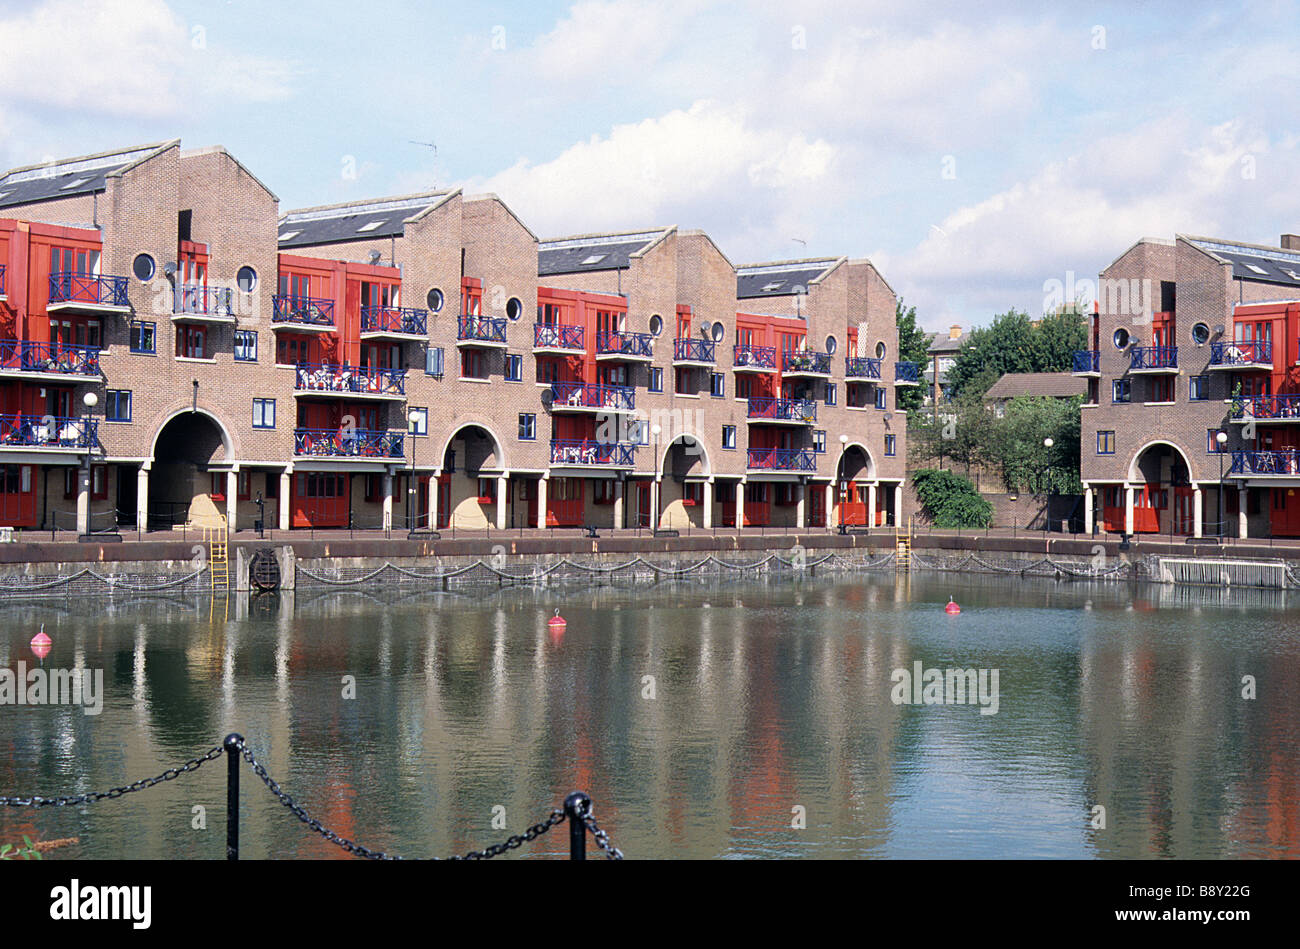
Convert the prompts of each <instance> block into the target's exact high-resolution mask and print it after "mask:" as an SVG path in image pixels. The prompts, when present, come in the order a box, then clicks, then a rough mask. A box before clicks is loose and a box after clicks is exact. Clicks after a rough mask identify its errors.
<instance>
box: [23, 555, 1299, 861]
mask: <svg viewBox="0 0 1300 949" xmlns="http://www.w3.org/2000/svg"><path fill="white" fill-rule="evenodd" d="M950 594H951V595H953V596H954V597H955V598H956V599H957V601H958V602H960V603H961V604H962V607H963V611H962V614H961V615H960V616H957V617H949V616H946V615H945V614H944V612H943V605H944V604H945V603H946V602H947V600H948V596H949V595H950ZM557 607H558V608H559V609H560V610H561V611H562V612H563V614H564V616H565V617H566V618H567V620H568V628H567V630H566V631H565V632H564V633H563V635H562V636H554V635H552V634H551V633H549V632H548V630H547V625H546V622H547V619H548V618H549V617H550V616H551V615H552V613H553V611H554V609H555V608H557ZM1296 607H1297V603H1296V600H1295V598H1294V597H1293V596H1291V597H1289V596H1288V595H1287V594H1285V593H1281V592H1265V591H1260V592H1253V593H1251V592H1244V591H1243V592H1227V591H1221V590H1197V589H1188V588H1177V589H1175V588H1168V587H1166V588H1156V587H1149V588H1142V589H1136V590H1135V588H1133V587H1128V586H1124V585H1090V584H1064V583H1062V584H1058V583H1054V582H1051V581H1030V582H1025V581H1019V580H1017V581H1010V580H1002V579H1001V578H989V577H983V576H964V577H963V576H955V575H936V574H932V575H917V576H913V577H911V578H910V579H909V578H898V579H896V578H895V577H894V576H892V575H886V576H871V577H865V578H860V579H854V580H853V581H852V582H845V581H842V580H835V581H832V580H822V579H818V580H811V579H810V580H805V581H801V582H800V581H779V582H778V581H773V582H772V583H770V584H765V585H764V584H745V585H737V584H726V583H721V582H719V583H717V584H714V585H708V584H702V583H691V584H687V583H682V584H666V585H660V586H658V587H653V588H650V587H645V586H641V587H637V588H632V587H627V588H613V587H604V588H597V589H578V588H574V587H563V588H560V587H556V588H552V589H549V590H520V589H515V590H511V589H506V590H497V589H491V590H488V591H475V592H472V593H459V594H458V593H451V594H442V593H429V594H417V595H411V596H402V595H400V594H399V593H398V592H397V591H391V590H390V591H376V593H375V595H367V594H362V593H357V592H352V593H342V594H339V593H332V594H328V595H310V594H300V595H298V596H297V598H296V602H295V601H294V600H293V599H292V598H290V597H289V596H287V595H286V596H284V597H281V598H280V599H278V600H276V599H266V598H262V599H258V600H255V601H253V603H252V604H251V605H250V606H246V607H241V606H240V605H239V604H238V603H236V602H235V601H234V600H233V599H232V600H231V603H230V604H229V607H228V609H229V611H230V612H229V621H228V622H225V621H224V616H225V611H226V609H227V605H226V604H225V603H224V601H217V602H216V603H212V602H210V601H209V600H208V599H207V598H206V597H199V598H189V599H170V600H151V601H150V600H139V601H134V602H130V603H125V604H124V603H121V602H118V603H115V604H112V605H110V604H109V602H108V601H107V600H103V601H91V600H84V601H80V602H72V603H64V602H62V601H59V602H57V603H55V604H49V605H35V606H21V607H20V606H14V605H7V606H0V621H2V622H3V628H4V630H5V634H4V636H3V639H0V667H8V668H11V669H12V668H16V666H17V663H18V661H19V660H25V661H27V662H28V663H29V665H30V664H32V663H33V661H34V660H33V657H32V656H31V654H30V651H29V649H28V647H27V645H26V644H27V641H28V640H29V639H30V638H31V636H32V635H33V634H34V633H35V632H36V631H37V629H38V628H39V625H40V624H41V623H44V624H45V630H46V632H47V633H48V634H49V635H50V636H51V637H52V638H53V640H54V650H53V652H52V653H51V655H50V656H49V657H48V658H47V659H46V661H45V665H46V666H47V667H58V668H66V667H70V666H72V665H74V664H75V663H76V662H78V661H81V662H83V663H84V664H85V666H87V667H89V668H92V669H93V668H102V669H103V670H104V674H105V689H106V693H107V695H106V698H105V704H104V708H103V711H102V713H101V714H99V715H98V716H88V715H85V714H84V713H83V711H82V710H81V709H79V708H70V707H51V706H36V707H33V706H24V707H15V706H0V794H9V793H16V792H21V793H39V794H47V795H49V794H59V793H80V792H84V791H90V790H102V789H106V788H108V787H111V786H114V785H118V784H124V783H127V782H129V781H132V780H135V779H138V778H142V777H149V776H153V775H155V774H158V773H160V772H161V771H163V770H164V769H165V768H167V767H169V766H171V765H173V764H177V763H180V762H183V761H185V760H187V759H189V758H191V757H194V756H196V755H197V754H201V753H202V752H204V751H206V750H207V749H209V748H211V747H212V746H214V745H215V744H217V743H219V740H220V738H221V736H223V735H225V734H226V733H227V732H229V731H239V732H241V733H243V734H244V735H245V736H246V738H247V739H248V741H249V743H250V744H251V746H252V747H253V749H254V750H255V752H256V754H257V755H258V756H259V757H260V758H261V759H262V760H263V762H264V763H265V764H266V766H267V769H268V770H269V771H270V773H271V774H272V776H273V777H275V778H277V779H278V780H279V781H280V783H281V784H282V785H283V786H284V787H285V789H286V790H288V791H290V792H291V793H293V794H294V795H295V796H297V797H298V799H299V800H300V801H301V802H302V804H303V805H304V806H305V807H306V808H307V809H308V810H309V811H310V812H311V813H312V814H313V815H314V816H316V817H318V818H319V819H321V820H322V821H323V822H324V823H325V824H327V825H328V826H330V827H332V828H334V829H335V830H336V831H337V832H338V833H340V834H342V835H344V836H348V837H354V838H355V839H357V840H358V841H360V842H361V843H363V844H365V845H367V846H370V847H374V848H380V849H387V850H391V851H395V852H398V853H401V854H405V855H409V856H446V855H450V854H453V853H457V852H465V851H467V850H470V849H477V848H480V847H483V846H485V845H487V844H489V843H494V842H497V841H499V840H503V839H505V837H506V836H508V835H509V834H510V833H517V832H519V831H521V830H522V829H524V828H525V827H527V826H528V825H530V824H532V823H534V822H536V821H539V820H541V819H542V818H544V816H545V815H546V813H547V812H548V810H549V809H550V808H551V807H552V806H553V805H554V804H555V803H556V802H558V801H560V800H561V799H562V798H563V797H564V795H565V794H566V793H567V792H568V791H570V790H572V789H574V788H582V789H584V790H586V791H588V792H589V793H590V794H591V795H592V797H593V799H594V801H595V805H596V814H597V816H598V818H599V819H600V821H601V823H602V825H603V826H605V827H606V828H607V829H608V830H609V831H610V834H611V837H612V838H613V840H614V842H615V843H616V844H617V845H618V846H619V847H621V848H622V849H623V850H624V851H625V852H626V853H627V854H628V856H629V857H677V858H719V857H722V858H744V857H830V858H852V857H880V858H897V857H925V858H933V857H977V858H980V857H992V858H1002V857H1053V858H1061V857H1104V858H1111V857H1178V858H1191V857H1208V858H1223V857H1281V856H1290V857H1296V856H1300V827H1297V814H1298V813H1300V812H1298V811H1297V800H1298V798H1300V794H1298V792H1300V777H1298V776H1300V768H1298V767H1297V749H1298V748H1300V742H1298V741H1297V739H1298V737H1300V735H1298V734H1297V733H1298V731H1300V724H1298V723H1300V714H1297V713H1298V712H1300V708H1298V707H1297V706H1298V705H1300V698H1298V696H1300V692H1298V691H1297V690H1296V689H1295V687H1294V683H1295V676H1296V671H1297V668H1298V667H1300V665H1298V662H1297V660H1298V659H1300V634H1298V633H1297V628H1298V627H1300V623H1297V608H1296ZM917 660H920V661H922V662H923V663H924V665H925V667H927V668H929V667H936V668H941V669H942V668H950V667H963V668H971V667H974V668H984V669H996V670H998V673H999V705H998V712H997V714H995V715H982V714H980V708H979V706H978V705H899V704H895V703H894V702H893V701H892V700H891V689H892V688H893V683H892V682H891V673H892V672H893V671H894V670H895V669H899V668H906V669H909V670H910V669H911V667H912V664H913V662H915V661H917ZM349 676H350V677H353V678H352V680H348V679H346V678H345V677H349ZM647 676H653V680H650V679H647V678H645V677H647ZM1243 676H1254V677H1255V680H1256V690H1257V696H1258V697H1257V698H1255V699H1253V700H1249V699H1244V698H1243V697H1242V690H1243V684H1242V683H1243ZM350 681H354V683H355V698H346V697H344V693H345V691H346V690H347V688H348V683H349V682H350ZM651 687H653V697H649V696H650V694H651ZM243 780H244V786H243V795H242V797H243V808H244V822H243V824H242V828H243V829H242V838H243V839H242V842H243V847H244V855H245V856H246V857H275V858H293V857H339V856H345V854H343V852H342V851H340V850H338V849H337V848H335V847H333V846H332V845H330V844H328V843H327V842H325V841H324V840H322V839H320V838H319V837H316V836H315V835H313V834H311V833H309V832H308V831H307V829H306V828H305V827H303V826H302V825H301V824H299V823H298V821H297V820H295V819H293V817H292V815H291V814H289V813H288V812H287V811H286V810H284V808H282V807H281V806H280V805H279V804H278V803H277V802H276V801H275V799H274V798H272V797H271V795H270V794H269V793H268V792H267V791H266V790H265V788H264V787H262V786H261V785H260V783H258V784H254V782H255V780H256V779H255V777H254V776H253V774H252V772H251V771H249V770H245V771H244V774H243ZM224 794H225V763H224V761H216V762H213V763H211V764H208V765H206V766H204V767H203V768H202V769H201V770H200V771H198V772H197V773H195V774H191V775H186V776H183V777H182V778H181V779H179V780H176V781H172V782H168V783H166V784H164V785H160V786H158V787H155V788H152V789H149V790H145V791H141V792H139V793H135V794H129V795H127V796H125V797H122V798H120V799H117V800H111V801H103V802H100V803H97V804H94V805H89V806H85V807H81V808H79V809H72V808H60V809H48V810H44V811H41V812H32V811H16V810H13V809H7V808H6V809H0V842H13V841H18V840H21V837H22V835H23V834H28V835H30V836H31V837H33V838H34V839H37V840H43V841H49V840H66V839H69V838H76V842H75V843H70V844H67V845H65V846H63V847H61V848H60V849H58V850H56V851H52V852H50V853H49V857H50V858H51V859H62V858H65V857H89V858H103V857H128V858H146V857H158V858H161V857H185V858H219V857H222V856H224V820H225V817H224ZM1096 806H1101V807H1104V808H1105V812H1104V817H1105V826H1104V828H1097V827H1094V826H1093V823H1094V822H1095V821H1096V820H1097V817H1098V814H1099V812H1094V810H1093V809H1094V807H1096ZM499 808H504V817H505V820H506V824H507V828H508V829H507V830H500V829H496V828H494V827H493V826H492V822H493V818H494V815H495V816H499V815H500V814H501V813H502V812H501V811H500V810H499ZM799 809H802V813H803V814H804V815H806V827H804V828H795V827H793V826H792V823H797V822H798V817H799V814H800V811H799ZM203 824H206V826H200V825H203ZM566 846H567V836H566V833H565V832H564V831H563V830H561V831H556V832H552V833H551V834H550V835H548V836H546V837H543V838H541V839H540V840H539V841H538V842H537V843H535V844H532V845H526V846H525V847H524V848H523V850H521V851H515V852H514V854H515V855H518V856H520V857H523V858H525V859H528V858H535V857H538V856H545V855H555V854H560V853H564V852H565V848H566Z"/></svg>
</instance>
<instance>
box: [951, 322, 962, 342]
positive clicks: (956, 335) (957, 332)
mask: <svg viewBox="0 0 1300 949" xmlns="http://www.w3.org/2000/svg"><path fill="white" fill-rule="evenodd" d="M948 338H949V339H960V338H961V326H959V325H958V324H956V323H954V324H952V326H950V327H948Z"/></svg>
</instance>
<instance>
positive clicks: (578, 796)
mask: <svg viewBox="0 0 1300 949" xmlns="http://www.w3.org/2000/svg"><path fill="white" fill-rule="evenodd" d="M590 810H591V798H590V797H589V796H588V795H587V792H586V791H574V792H573V793H572V794H570V795H569V796H568V797H566V798H565V799H564V813H566V814H568V815H569V816H570V817H583V816H585V815H586V814H587V813H588V811H590Z"/></svg>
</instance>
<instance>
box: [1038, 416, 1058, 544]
mask: <svg viewBox="0 0 1300 949" xmlns="http://www.w3.org/2000/svg"><path fill="white" fill-rule="evenodd" d="M1055 444H1056V442H1055V441H1053V440H1052V437H1051V436H1050V435H1049V436H1048V437H1047V438H1044V439H1043V447H1044V448H1046V449H1047V451H1048V462H1047V466H1046V467H1045V468H1043V473H1042V475H1040V477H1043V476H1046V475H1049V474H1050V473H1051V471H1052V468H1053V465H1052V462H1051V451H1052V446H1053V445H1055ZM1051 492H1052V483H1051V481H1050V480H1049V481H1048V484H1047V490H1045V491H1044V492H1043V537H1044V538H1046V537H1047V531H1048V528H1049V527H1050V526H1051V520H1052V493H1051Z"/></svg>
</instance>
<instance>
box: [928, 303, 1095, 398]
mask: <svg viewBox="0 0 1300 949" xmlns="http://www.w3.org/2000/svg"><path fill="white" fill-rule="evenodd" d="M1087 339H1088V326H1087V321H1086V319H1085V318H1084V315H1083V312H1082V311H1081V310H1080V309H1079V308H1078V307H1076V306H1070V307H1063V308H1061V309H1060V310H1058V311H1057V312H1055V313H1050V314H1047V315H1045V316H1044V317H1043V318H1042V319H1041V320H1040V321H1039V322H1038V324H1037V325H1034V324H1032V323H1030V321H1029V315H1028V314H1027V313H1021V312H1019V311H1017V310H1008V311H1007V312H1006V313H1001V314H999V315H997V316H995V317H994V318H993V322H992V323H991V324H989V325H988V326H985V327H981V328H979V329H977V330H975V331H973V332H972V333H971V334H970V339H968V340H967V341H966V343H965V344H964V345H963V346H962V348H961V350H960V351H959V352H958V353H957V359H956V361H955V362H954V363H953V366H952V368H951V369H949V370H948V381H949V383H950V384H951V386H952V390H953V394H954V395H962V394H968V393H969V394H975V395H983V394H984V393H985V392H986V391H988V387H989V386H991V385H992V384H993V383H994V382H996V381H997V380H998V378H999V377H1001V376H1002V374H1003V373H1007V372H1069V371H1070V370H1071V369H1072V368H1073V366H1074V353H1075V351H1076V350H1079V349H1083V348H1084V347H1085V345H1086V344H1087Z"/></svg>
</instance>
